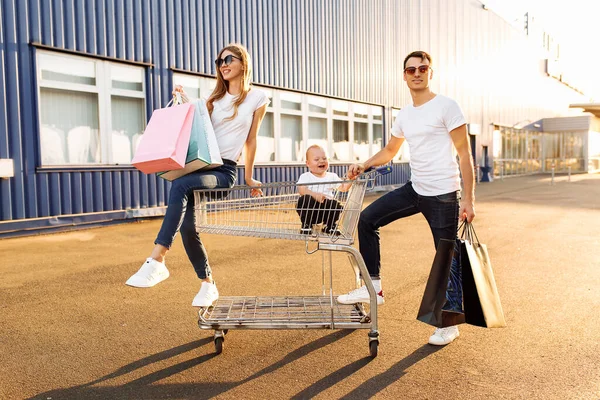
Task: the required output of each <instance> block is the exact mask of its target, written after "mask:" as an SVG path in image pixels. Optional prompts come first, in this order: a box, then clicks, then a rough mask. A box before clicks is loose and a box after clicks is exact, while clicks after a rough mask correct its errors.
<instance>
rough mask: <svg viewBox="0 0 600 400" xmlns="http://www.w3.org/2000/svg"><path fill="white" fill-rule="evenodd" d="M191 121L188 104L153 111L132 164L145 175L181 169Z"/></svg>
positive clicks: (191, 115) (185, 154)
mask: <svg viewBox="0 0 600 400" xmlns="http://www.w3.org/2000/svg"><path fill="white" fill-rule="evenodd" d="M193 121H194V106H193V104H191V103H186V104H181V105H176V106H172V107H165V108H161V109H158V110H154V112H153V113H152V117H151V118H150V122H148V126H147V127H146V130H145V131H144V134H143V135H142V138H141V140H140V144H139V146H138V148H137V150H136V152H135V156H134V157H133V160H132V161H131V164H133V166H135V167H136V168H137V169H139V170H140V171H142V172H143V173H145V174H151V173H154V172H161V171H171V170H176V169H181V168H183V167H184V166H185V159H186V156H187V151H188V146H189V143H190V133H191V131H192V122H193Z"/></svg>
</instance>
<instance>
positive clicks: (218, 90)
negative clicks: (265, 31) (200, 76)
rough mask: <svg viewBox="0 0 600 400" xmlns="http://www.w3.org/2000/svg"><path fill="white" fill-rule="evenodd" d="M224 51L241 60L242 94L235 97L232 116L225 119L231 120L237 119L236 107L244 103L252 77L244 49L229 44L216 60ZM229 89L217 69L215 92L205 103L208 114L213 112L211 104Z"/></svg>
mask: <svg viewBox="0 0 600 400" xmlns="http://www.w3.org/2000/svg"><path fill="white" fill-rule="evenodd" d="M225 50H229V51H230V52H232V53H233V55H234V56H236V57H238V58H240V59H241V62H242V68H243V69H242V92H241V93H240V94H239V95H238V96H237V98H236V100H235V102H234V103H233V115H231V117H228V118H226V121H227V120H232V119H234V118H235V117H237V114H238V107H239V106H240V104H242V103H243V102H244V100H245V99H246V96H247V95H248V92H249V91H250V77H251V76H252V62H251V60H250V54H249V53H248V50H246V48H245V47H244V46H243V45H241V44H239V43H231V44H228V45H227V46H225V47H223V49H221V51H220V52H219V55H218V56H217V59H220V58H221V55H222V54H223V52H224V51H225ZM228 88H229V82H227V81H226V80H225V79H223V75H222V74H221V68H218V67H217V86H216V87H215V90H214V91H213V92H212V94H211V95H210V97H209V98H208V100H207V101H206V106H207V108H208V110H209V112H210V113H211V114H212V111H213V103H214V102H215V101H217V100H220V99H222V98H223V96H225V93H227V89H228Z"/></svg>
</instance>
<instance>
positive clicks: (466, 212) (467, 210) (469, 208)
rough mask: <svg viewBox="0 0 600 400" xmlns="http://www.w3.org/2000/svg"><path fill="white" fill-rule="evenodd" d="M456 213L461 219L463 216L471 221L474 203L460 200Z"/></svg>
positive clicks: (473, 214) (473, 215)
mask: <svg viewBox="0 0 600 400" xmlns="http://www.w3.org/2000/svg"><path fill="white" fill-rule="evenodd" d="M458 215H459V217H460V220H461V221H464V220H465V218H466V219H467V222H469V223H470V222H471V221H473V220H474V219H475V204H474V203H473V201H471V200H461V201H460V209H459V212H458Z"/></svg>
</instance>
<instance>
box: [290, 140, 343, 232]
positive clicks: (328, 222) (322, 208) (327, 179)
mask: <svg viewBox="0 0 600 400" xmlns="http://www.w3.org/2000/svg"><path fill="white" fill-rule="evenodd" d="M306 166H307V167H308V169H309V171H308V172H305V173H303V174H302V175H300V178H299V179H298V182H297V184H298V185H299V186H298V193H300V198H299V199H298V203H297V205H296V211H297V212H298V215H299V216H300V220H301V221H302V230H301V231H300V232H301V233H303V234H310V233H311V232H312V229H311V228H312V226H313V225H314V224H320V223H323V224H324V225H325V226H324V227H323V232H324V233H327V234H339V232H338V231H337V230H336V229H335V224H336V222H337V220H338V218H339V216H340V213H341V212H342V205H341V204H340V203H339V202H338V201H337V200H335V199H334V192H335V191H336V190H339V191H342V192H347V191H348V190H349V189H350V185H351V183H349V182H348V183H344V184H342V185H339V184H336V183H335V182H342V179H340V177H339V176H338V175H337V174H336V173H334V172H328V171H327V170H328V169H329V161H328V159H327V154H326V153H325V150H323V148H322V147H321V146H318V145H312V146H310V147H309V148H308V149H306ZM321 182H323V184H321V185H316V183H321ZM301 184H310V185H306V186H303V185H301Z"/></svg>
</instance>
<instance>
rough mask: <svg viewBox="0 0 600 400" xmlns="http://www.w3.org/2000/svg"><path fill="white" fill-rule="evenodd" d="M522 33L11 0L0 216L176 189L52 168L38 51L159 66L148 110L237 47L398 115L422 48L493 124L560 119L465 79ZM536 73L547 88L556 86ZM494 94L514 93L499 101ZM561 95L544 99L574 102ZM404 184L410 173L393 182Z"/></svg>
mask: <svg viewBox="0 0 600 400" xmlns="http://www.w3.org/2000/svg"><path fill="white" fill-rule="evenodd" d="M519 35H521V34H520V33H518V32H516V31H515V30H514V28H512V27H510V26H508V24H506V23H505V22H504V21H502V20H501V19H500V18H499V17H497V16H496V15H494V14H492V13H489V12H486V11H484V10H482V8H481V4H480V3H479V2H478V1H472V0H402V1H399V0H336V1H321V0H303V1H298V0H222V1H209V0H205V1H202V0H86V1H79V0H0V61H1V62H0V64H1V65H0V158H12V159H13V160H14V165H15V177H14V178H10V179H1V180H0V196H1V199H2V204H1V206H0V221H11V220H13V221H14V220H20V219H33V218H40V217H49V216H58V215H65V214H77V213H98V212H107V211H112V210H122V209H131V208H133V209H136V208H151V207H156V206H162V205H164V204H165V199H166V197H167V194H168V184H167V183H166V182H165V181H163V180H162V179H160V178H157V177H155V176H154V175H150V176H146V175H144V174H141V173H139V172H137V171H135V170H133V169H130V168H123V167H106V168H93V167H90V168H63V169H59V168H46V169H44V168H40V165H39V159H40V155H39V137H38V134H39V129H38V116H37V110H38V107H37V99H36V93H37V90H36V82H35V51H36V50H35V48H36V47H35V46H34V45H32V44H31V43H39V44H41V45H44V46H48V47H52V48H56V49H65V50H72V51H78V52H81V53H85V54H89V55H96V56H103V57H110V58H114V59H117V60H123V61H129V62H143V63H149V64H152V65H153V66H152V67H148V68H147V71H146V90H147V103H146V104H147V115H151V112H152V110H153V109H155V108H159V107H161V106H162V105H164V104H166V102H167V101H168V98H169V96H170V92H171V86H172V82H171V81H172V79H171V77H172V71H171V70H170V69H171V68H177V69H182V70H189V71H194V72H199V73H208V74H213V73H214V67H213V61H212V60H213V59H214V58H215V56H216V54H217V52H218V50H219V49H220V48H221V47H222V46H224V45H225V44H227V43H230V42H234V41H236V42H241V43H244V44H245V45H246V46H247V47H248V49H249V50H250V53H251V54H252V55H253V63H254V80H255V81H256V82H259V83H262V84H267V85H272V86H278V87H283V88H290V89H297V90H301V91H306V92H314V93H320V94H325V95H330V96H337V97H342V98H349V99H355V100H359V101H364V102H370V103H375V104H385V105H387V106H396V107H399V106H401V105H403V104H404V103H406V102H407V101H408V94H407V93H408V92H407V91H406V90H405V89H403V86H404V85H403V82H402V73H401V71H402V63H401V60H402V57H403V56H404V55H405V54H406V53H408V52H409V51H412V50H415V49H418V48H420V49H423V50H430V51H434V52H435V53H437V54H439V58H438V59H439V64H441V65H442V66H444V67H450V68H445V69H448V70H449V71H448V72H447V73H445V75H442V76H443V78H444V79H440V81H441V82H443V83H437V82H438V81H435V82H436V83H435V85H438V86H436V87H435V88H434V89H435V90H439V89H442V90H443V92H444V93H446V94H449V95H451V96H453V95H456V97H457V99H458V100H459V103H461V104H463V108H464V109H465V112H466V114H467V116H469V115H471V118H470V121H471V122H478V123H480V124H481V125H482V126H484V127H486V126H487V125H489V122H490V120H492V119H493V120H494V121H495V122H498V121H503V120H504V119H506V120H507V121H508V120H510V121H512V120H517V119H521V120H522V119H525V118H529V119H534V118H541V117H543V116H547V115H548V113H549V112H550V113H552V115H556V112H555V110H556V108H557V107H556V104H558V103H556V102H555V103H552V104H550V103H549V101H550V100H547V101H546V103H544V104H542V105H541V106H539V107H537V108H535V107H533V106H532V104H534V102H533V101H532V99H534V96H537V98H539V97H540V96H539V95H536V93H535V92H536V91H535V90H533V91H532V90H530V89H529V87H522V86H521V87H517V86H515V85H518V82H517V83H516V84H513V83H510V82H509V83H507V82H506V81H503V80H501V79H497V77H495V78H494V79H487V78H486V77H485V76H479V75H477V76H474V75H473V76H470V77H468V78H467V77H466V73H467V72H472V69H469V66H472V65H477V63H478V62H480V61H481V59H482V58H483V57H488V58H490V57H491V58H493V57H495V56H494V54H496V53H495V52H498V51H503V52H504V53H503V54H510V53H507V51H510V49H511V46H512V43H515V42H516V41H518V40H519ZM437 54H436V55H437ZM531 60H534V59H533V58H531ZM521 61H523V60H521ZM521 63H522V62H521ZM461 66H462V69H461ZM464 68H466V70H464ZM445 69H444V68H440V70H441V71H444V70H445ZM452 72H455V73H457V75H456V76H458V78H457V79H455V77H454V76H452V75H451V73H452ZM524 73H528V72H527V71H523V70H522V69H521V70H520V74H521V75H522V74H524ZM535 73H536V74H538V75H539V71H537V70H536V71H535ZM441 74H444V72H441ZM480 75H481V74H480ZM538 75H536V80H535V84H536V85H537V87H539V85H546V86H550V85H552V83H548V82H545V81H544V82H542V78H541V77H539V76H538ZM461 77H462V78H461ZM439 85H444V86H439ZM490 85H491V86H490ZM494 85H496V86H499V85H500V86H502V85H503V86H506V87H507V88H509V90H510V89H513V88H514V89H515V92H514V93H511V94H512V95H514V96H507V95H506V93H507V92H506V90H504V91H503V92H502V96H500V97H499V98H495V97H491V95H490V88H491V89H494V88H496V86H494ZM511 85H512V86H511ZM559 86H560V85H559ZM401 88H402V89H401ZM563 89H564V88H562V87H560V88H558V89H556V93H557V94H558V93H561V94H564V95H562V96H545V99H557V98H560V99H561V101H563V102H564V103H568V102H569V101H571V99H570V98H569V96H568V95H567V94H565V93H563V92H561V91H562V90H563ZM519 91H520V92H519ZM514 99H518V100H516V101H519V102H521V103H518V104H516V103H515V100H514ZM524 99H525V100H524ZM511 102H512V103H511ZM523 102H525V103H523ZM572 102H577V101H572ZM561 104H562V103H561ZM505 110H506V111H505ZM486 124H487V125H486ZM486 129H487V128H486ZM489 133H490V134H491V132H489ZM484 137H485V132H484ZM298 168H299V167H282V168H266V167H261V168H259V171H258V173H257V175H258V176H257V177H258V179H261V180H263V181H270V180H281V177H291V176H293V175H294V174H295V173H297V172H298ZM405 175H406V166H403V167H402V171H399V172H398V173H397V174H395V175H394V177H393V178H392V177H388V178H385V179H386V180H388V181H389V180H391V179H396V178H397V179H399V181H400V180H404V179H405ZM0 224H2V223H1V222H0ZM2 229H3V228H2V225H0V231H2Z"/></svg>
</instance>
